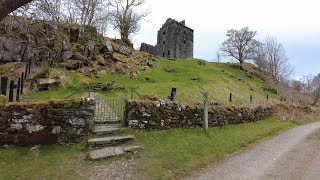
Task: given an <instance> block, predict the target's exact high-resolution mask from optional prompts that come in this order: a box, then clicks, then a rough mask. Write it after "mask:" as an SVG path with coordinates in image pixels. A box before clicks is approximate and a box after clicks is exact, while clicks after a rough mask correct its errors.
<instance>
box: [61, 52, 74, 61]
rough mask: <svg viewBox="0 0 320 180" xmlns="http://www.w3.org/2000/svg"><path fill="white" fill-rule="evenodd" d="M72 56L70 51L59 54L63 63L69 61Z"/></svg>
mask: <svg viewBox="0 0 320 180" xmlns="http://www.w3.org/2000/svg"><path fill="white" fill-rule="evenodd" d="M72 56H73V52H72V51H64V52H62V53H61V59H62V60H63V61H66V60H69V59H71V58H72Z"/></svg>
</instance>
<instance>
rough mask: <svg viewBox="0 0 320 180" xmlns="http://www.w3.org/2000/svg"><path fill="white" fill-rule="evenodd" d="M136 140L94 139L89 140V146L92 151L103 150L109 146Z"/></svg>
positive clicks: (127, 137)
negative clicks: (95, 149)
mask: <svg viewBox="0 0 320 180" xmlns="http://www.w3.org/2000/svg"><path fill="white" fill-rule="evenodd" d="M132 140H134V136H132V135H129V136H111V137H102V138H93V139H89V140H88V146H89V148H91V149H94V148H102V147H107V146H114V145H119V144H122V143H125V142H129V141H132Z"/></svg>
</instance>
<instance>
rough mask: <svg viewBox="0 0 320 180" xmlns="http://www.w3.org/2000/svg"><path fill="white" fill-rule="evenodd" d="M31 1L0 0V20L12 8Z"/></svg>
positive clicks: (11, 10) (14, 8)
mask: <svg viewBox="0 0 320 180" xmlns="http://www.w3.org/2000/svg"><path fill="white" fill-rule="evenodd" d="M31 1H32V0H0V12H1V13H0V21H2V20H3V19H4V18H5V17H6V16H7V15H8V14H10V13H11V12H13V11H14V10H16V9H18V8H19V7H21V6H23V5H25V4H27V3H29V2H31Z"/></svg>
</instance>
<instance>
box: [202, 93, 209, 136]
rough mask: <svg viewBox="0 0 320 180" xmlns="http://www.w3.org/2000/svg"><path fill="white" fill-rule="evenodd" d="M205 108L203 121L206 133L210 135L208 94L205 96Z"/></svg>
mask: <svg viewBox="0 0 320 180" xmlns="http://www.w3.org/2000/svg"><path fill="white" fill-rule="evenodd" d="M203 98H204V108H203V120H204V131H205V132H206V134H208V92H205V93H204V94H203Z"/></svg>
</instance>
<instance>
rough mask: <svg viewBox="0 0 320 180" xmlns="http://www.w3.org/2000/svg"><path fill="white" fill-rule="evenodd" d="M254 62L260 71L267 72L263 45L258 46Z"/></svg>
mask: <svg viewBox="0 0 320 180" xmlns="http://www.w3.org/2000/svg"><path fill="white" fill-rule="evenodd" d="M253 62H254V64H255V65H256V66H257V67H258V68H259V69H260V70H263V71H267V62H266V54H265V52H264V46H263V44H262V43H259V45H258V46H257V49H256V53H255V56H254V58H253Z"/></svg>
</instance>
